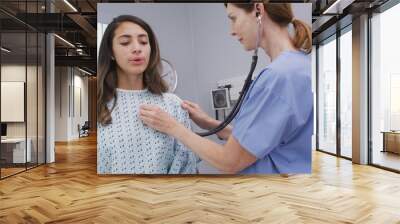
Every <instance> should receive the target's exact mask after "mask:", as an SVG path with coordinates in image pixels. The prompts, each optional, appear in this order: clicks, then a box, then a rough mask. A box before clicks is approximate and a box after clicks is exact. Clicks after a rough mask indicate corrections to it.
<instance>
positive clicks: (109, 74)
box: [97, 15, 168, 125]
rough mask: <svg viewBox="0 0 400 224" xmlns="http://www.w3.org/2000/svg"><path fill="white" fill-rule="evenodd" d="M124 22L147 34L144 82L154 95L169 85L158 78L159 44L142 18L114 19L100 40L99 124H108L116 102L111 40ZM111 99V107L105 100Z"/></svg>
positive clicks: (159, 72)
mask: <svg viewBox="0 0 400 224" xmlns="http://www.w3.org/2000/svg"><path fill="white" fill-rule="evenodd" d="M123 22H131V23H134V24H137V25H138V26H140V27H142V28H143V29H144V30H145V31H146V32H147V35H148V37H149V43H150V48H151V53H150V59H149V64H148V65H147V68H146V69H145V71H144V72H143V84H144V86H145V87H146V88H147V89H148V90H149V91H150V92H151V93H153V94H157V95H162V93H164V92H167V90H168V87H167V85H166V84H165V82H164V81H163V80H162V78H161V59H160V49H159V46H158V42H157V38H156V36H155V34H154V32H153V30H152V29H151V27H150V26H149V25H148V24H147V23H146V22H145V21H143V20H142V19H140V18H138V17H136V16H131V15H121V16H118V17H116V18H114V19H113V21H112V22H111V23H110V24H109V25H108V26H107V29H106V30H105V32H104V35H103V39H102V40H101V44H100V50H99V59H98V71H99V77H98V79H97V87H98V88H97V117H98V121H99V122H100V124H102V125H107V124H110V123H111V120H112V118H111V111H112V110H113V109H114V107H115V105H116V102H117V95H116V90H115V89H116V88H117V84H118V76H117V66H118V65H117V63H116V61H115V60H112V57H113V50H112V40H113V38H114V32H115V30H116V29H117V28H118V26H119V25H120V24H121V23H123ZM112 99H114V102H113V105H112V107H111V109H109V108H108V107H107V104H108V102H110V100H112Z"/></svg>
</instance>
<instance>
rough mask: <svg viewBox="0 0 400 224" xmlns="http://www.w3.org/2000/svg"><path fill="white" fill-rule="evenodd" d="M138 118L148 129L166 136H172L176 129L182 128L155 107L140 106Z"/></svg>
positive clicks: (169, 116) (148, 105)
mask: <svg viewBox="0 0 400 224" xmlns="http://www.w3.org/2000/svg"><path fill="white" fill-rule="evenodd" d="M139 117H140V119H142V121H143V122H144V123H145V124H146V125H148V126H149V127H151V128H153V129H155V130H157V131H160V132H163V133H165V134H167V135H172V136H174V134H175V132H176V129H177V128H178V127H180V126H182V124H180V123H179V122H178V121H176V120H175V119H174V118H173V117H172V116H171V115H169V114H168V113H167V112H165V111H164V110H162V109H161V108H160V107H159V106H156V105H150V104H144V105H141V106H140V110H139Z"/></svg>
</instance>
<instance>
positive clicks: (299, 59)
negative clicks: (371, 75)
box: [232, 51, 314, 174]
mask: <svg viewBox="0 0 400 224" xmlns="http://www.w3.org/2000/svg"><path fill="white" fill-rule="evenodd" d="M313 122H314V119H313V95H312V90H311V58H310V56H309V55H307V54H305V53H303V52H301V51H284V52H283V53H281V54H280V55H279V56H278V57H277V58H276V59H275V60H274V61H272V63H271V64H270V65H268V66H267V67H266V68H265V69H264V70H263V71H262V72H261V73H260V74H259V75H258V76H257V77H256V79H255V80H254V81H253V83H252V84H251V86H250V89H249V92H248V94H247V95H246V98H245V100H244V102H243V105H242V107H241V109H240V111H239V113H238V115H237V116H236V118H235V120H234V122H233V130H232V134H233V137H234V138H235V139H236V140H237V141H238V142H239V143H240V145H241V146H242V147H243V148H245V149H246V150H247V151H248V152H250V153H251V154H253V155H254V156H255V157H257V160H256V162H255V163H253V164H252V165H250V166H249V167H247V168H245V169H244V170H242V171H241V173H244V174H269V173H310V172H311V136H312V133H313Z"/></svg>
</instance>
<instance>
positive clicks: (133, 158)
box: [97, 89, 198, 174]
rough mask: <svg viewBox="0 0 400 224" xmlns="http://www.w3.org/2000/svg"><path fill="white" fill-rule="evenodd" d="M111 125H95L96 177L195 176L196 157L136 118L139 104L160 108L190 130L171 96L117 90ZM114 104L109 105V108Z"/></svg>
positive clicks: (177, 102)
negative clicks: (100, 175)
mask: <svg viewBox="0 0 400 224" xmlns="http://www.w3.org/2000/svg"><path fill="white" fill-rule="evenodd" d="M116 91H117V101H116V102H117V103H116V106H115V108H114V109H113V110H112V112H111V117H112V124H109V125H106V126H103V125H101V124H99V125H98V127H99V128H98V138H97V141H98V147H97V150H98V153H97V172H98V173H99V174H194V173H196V172H197V158H198V157H197V156H196V155H195V154H194V153H193V152H191V151H190V150H189V149H187V148H186V147H185V146H184V145H183V144H182V143H181V142H179V141H177V140H176V139H174V138H173V137H170V136H168V135H166V134H163V133H161V132H158V131H156V130H154V129H152V128H150V127H148V126H147V125H145V124H144V123H143V122H142V120H141V119H140V118H139V115H138V112H139V106H140V105H141V104H153V105H158V106H160V107H161V108H162V109H163V110H165V111H167V112H168V113H169V114H170V115H171V116H173V117H175V119H176V120H177V121H179V122H180V123H182V124H184V125H185V126H186V127H187V128H190V120H189V115H188V113H187V111H185V110H183V109H182V108H181V106H180V101H181V100H180V99H179V98H178V97H177V96H175V95H174V94H171V93H164V94H163V95H162V96H161V95H156V94H152V93H151V92H150V91H149V90H147V89H145V90H123V89H117V90H116ZM112 103H113V101H111V102H109V103H108V106H109V108H111V106H112Z"/></svg>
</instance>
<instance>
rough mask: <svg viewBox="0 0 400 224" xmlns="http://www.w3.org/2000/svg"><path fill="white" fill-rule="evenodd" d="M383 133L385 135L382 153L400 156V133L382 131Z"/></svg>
mask: <svg viewBox="0 0 400 224" xmlns="http://www.w3.org/2000/svg"><path fill="white" fill-rule="evenodd" d="M381 133H383V150H382V152H392V153H396V154H400V131H382V132H381Z"/></svg>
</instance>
